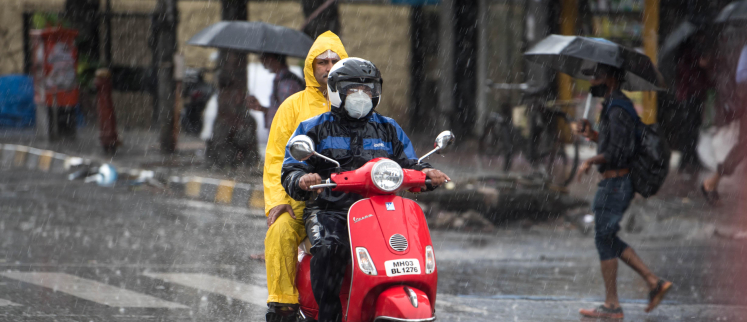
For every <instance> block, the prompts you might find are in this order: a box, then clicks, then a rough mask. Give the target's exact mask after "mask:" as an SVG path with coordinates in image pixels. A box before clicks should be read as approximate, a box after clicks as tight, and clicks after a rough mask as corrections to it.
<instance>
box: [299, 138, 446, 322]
mask: <svg viewBox="0 0 747 322" xmlns="http://www.w3.org/2000/svg"><path fill="white" fill-rule="evenodd" d="M453 141H454V135H453V134H452V133H451V132H450V131H444V132H441V134H439V135H438V137H437V138H436V142H435V144H434V146H435V148H434V149H433V150H432V151H430V152H429V153H428V154H426V155H424V156H423V157H421V158H420V159H419V160H418V163H420V162H421V161H422V160H423V159H425V158H427V157H428V156H430V155H431V154H433V153H435V152H438V151H441V150H443V149H444V148H446V147H447V146H449V145H450V144H451V143H453ZM290 144H291V145H290V154H291V156H292V157H293V158H294V159H296V160H299V161H305V160H308V159H309V158H311V157H312V156H316V157H321V158H324V159H325V160H328V161H329V162H333V163H335V164H336V165H337V168H338V169H339V168H340V164H339V163H338V162H337V161H335V160H333V159H330V158H328V157H326V156H323V155H321V154H319V153H317V152H316V151H315V150H314V146H315V144H314V142H313V141H312V140H311V138H309V137H308V136H305V135H299V136H296V137H294V138H293V139H292V140H291V142H290ZM423 186H430V179H427V178H426V176H425V174H424V173H423V172H421V171H417V170H410V169H402V168H401V167H400V166H399V164H397V163H396V162H394V161H392V160H389V159H387V158H376V159H373V160H371V161H369V162H367V163H366V164H364V165H363V166H362V167H360V168H358V169H356V170H352V171H346V172H339V173H333V174H332V175H331V176H330V178H329V179H327V180H326V181H325V182H324V183H322V184H319V185H314V186H311V187H310V188H311V189H318V188H330V189H332V190H333V191H343V192H350V193H357V194H360V195H362V196H364V199H361V200H359V201H358V202H356V203H355V204H353V206H351V207H350V210H349V211H348V232H349V237H350V248H351V255H352V256H351V257H352V258H351V264H349V265H348V270H347V272H346V274H345V278H344V280H343V285H342V291H341V292H340V301H341V302H342V306H343V321H346V322H369V321H410V322H415V321H435V320H436V311H435V307H436V287H437V282H438V270H437V269H436V255H435V252H434V249H433V243H432V242H431V235H430V231H429V230H428V224H427V222H426V219H425V215H424V214H423V210H422V209H420V207H419V206H418V204H417V203H416V202H415V201H413V200H410V199H407V198H402V197H400V196H397V193H398V192H400V191H404V190H409V191H411V192H420V191H421V187H423ZM377 232H378V233H377ZM299 248H300V249H301V252H300V255H299V261H298V270H297V274H296V286H297V288H298V291H299V303H300V314H301V316H302V318H303V319H304V320H305V321H311V320H312V319H313V320H316V319H317V313H318V308H319V307H318V305H317V303H316V301H315V299H314V295H313V293H312V290H311V276H310V270H309V265H310V261H311V257H312V255H311V254H310V253H309V252H308V250H309V249H310V248H311V245H310V243H309V241H308V239H306V240H305V241H304V242H303V243H302V245H301V247H299Z"/></svg>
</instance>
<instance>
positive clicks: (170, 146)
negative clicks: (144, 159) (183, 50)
mask: <svg viewBox="0 0 747 322" xmlns="http://www.w3.org/2000/svg"><path fill="white" fill-rule="evenodd" d="M177 17H178V13H177V9H176V0H158V2H157V3H156V10H155V16H154V18H153V22H152V24H153V26H152V28H153V31H154V36H155V39H154V40H155V48H156V50H155V58H156V59H155V61H156V64H157V65H156V67H157V68H158V76H157V78H158V89H157V93H158V105H157V106H158V110H157V111H156V112H157V113H156V115H157V120H158V124H159V128H160V130H161V135H160V142H161V152H162V153H169V154H170V153H174V151H175V150H176V133H174V118H175V115H174V104H175V99H176V98H175V94H174V93H175V90H176V82H175V81H174V53H175V52H176V27H177V24H178V22H177Z"/></svg>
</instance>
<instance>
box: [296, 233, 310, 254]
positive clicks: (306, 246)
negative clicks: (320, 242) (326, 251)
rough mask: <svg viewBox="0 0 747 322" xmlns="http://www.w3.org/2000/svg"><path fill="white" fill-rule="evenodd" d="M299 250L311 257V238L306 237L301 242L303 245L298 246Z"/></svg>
mask: <svg viewBox="0 0 747 322" xmlns="http://www.w3.org/2000/svg"><path fill="white" fill-rule="evenodd" d="M298 249H299V250H300V251H301V252H303V253H306V254H309V255H311V241H310V240H309V237H306V238H304V239H303V240H302V241H301V244H300V245H298Z"/></svg>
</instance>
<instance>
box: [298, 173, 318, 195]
mask: <svg viewBox="0 0 747 322" xmlns="http://www.w3.org/2000/svg"><path fill="white" fill-rule="evenodd" d="M321 183H322V177H321V176H319V174H317V173H308V174H305V175H303V177H301V179H299V180H298V187H300V188H301V189H303V190H306V191H311V188H309V187H311V186H313V185H317V184H321ZM322 190H323V189H321V188H319V189H316V193H322Z"/></svg>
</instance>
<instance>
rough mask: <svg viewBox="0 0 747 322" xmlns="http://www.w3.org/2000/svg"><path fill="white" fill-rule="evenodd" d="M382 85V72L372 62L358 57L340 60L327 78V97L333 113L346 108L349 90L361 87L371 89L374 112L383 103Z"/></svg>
mask: <svg viewBox="0 0 747 322" xmlns="http://www.w3.org/2000/svg"><path fill="white" fill-rule="evenodd" d="M382 84H383V80H382V79H381V72H379V69H378V68H376V66H375V65H374V64H373V63H371V62H370V61H368V60H365V59H361V58H356V57H349V58H345V59H343V60H340V61H339V62H337V63H336V64H335V65H334V66H332V69H330V71H329V76H328V78H327V95H328V96H329V102H330V104H331V105H332V111H333V112H336V111H335V110H338V109H342V108H344V104H345V98H346V96H347V94H346V93H347V90H348V89H349V88H351V87H356V86H361V85H364V86H366V87H368V88H370V94H371V102H372V103H373V108H371V111H373V110H374V109H376V106H377V105H379V102H380V101H381V85H382ZM366 91H367V92H368V89H367V90H366ZM369 114H370V113H369Z"/></svg>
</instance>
